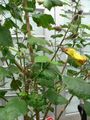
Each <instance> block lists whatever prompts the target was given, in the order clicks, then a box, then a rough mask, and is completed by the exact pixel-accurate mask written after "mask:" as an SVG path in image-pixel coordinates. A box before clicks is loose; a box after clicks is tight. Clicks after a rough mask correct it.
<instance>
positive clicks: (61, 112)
mask: <svg viewBox="0 0 90 120" xmlns="http://www.w3.org/2000/svg"><path fill="white" fill-rule="evenodd" d="M72 98H73V95H72V96H71V97H70V98H69V100H68V103H67V104H66V105H65V106H64V108H63V109H62V110H61V111H60V114H59V115H58V117H57V119H56V120H59V119H60V117H61V115H62V114H63V112H64V111H65V110H66V108H67V106H68V105H69V103H70V102H71V100H72Z"/></svg>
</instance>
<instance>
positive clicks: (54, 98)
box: [46, 89, 67, 105]
mask: <svg viewBox="0 0 90 120" xmlns="http://www.w3.org/2000/svg"><path fill="white" fill-rule="evenodd" d="M46 96H47V98H48V99H49V100H50V101H51V103H53V104H55V105H58V104H61V105H62V104H66V103H67V100H66V99H65V98H64V97H62V96H61V95H59V94H57V93H56V92H55V90H54V89H48V91H47V92H46Z"/></svg>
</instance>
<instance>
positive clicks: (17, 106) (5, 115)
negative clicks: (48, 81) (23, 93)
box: [0, 98, 27, 120]
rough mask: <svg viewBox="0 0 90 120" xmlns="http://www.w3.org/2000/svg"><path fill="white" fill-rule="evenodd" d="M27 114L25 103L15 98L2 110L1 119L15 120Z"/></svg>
mask: <svg viewBox="0 0 90 120" xmlns="http://www.w3.org/2000/svg"><path fill="white" fill-rule="evenodd" d="M26 112H27V105H26V103H25V101H24V100H21V99H19V98H14V99H12V100H11V101H9V102H8V103H7V104H6V106H5V108H1V109H0V118H1V119H2V120H6V119H7V120H14V119H15V118H17V117H19V116H21V115H23V114H25V113H26Z"/></svg>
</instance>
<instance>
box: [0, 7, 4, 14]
mask: <svg viewBox="0 0 90 120" xmlns="http://www.w3.org/2000/svg"><path fill="white" fill-rule="evenodd" d="M4 10H5V7H4V6H2V5H0V14H2V13H3V11H4Z"/></svg>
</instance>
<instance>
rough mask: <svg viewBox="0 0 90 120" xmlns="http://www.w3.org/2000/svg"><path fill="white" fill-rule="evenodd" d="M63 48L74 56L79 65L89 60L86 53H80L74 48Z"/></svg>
mask: <svg viewBox="0 0 90 120" xmlns="http://www.w3.org/2000/svg"><path fill="white" fill-rule="evenodd" d="M62 50H63V52H65V53H66V54H68V55H69V56H70V57H71V58H73V59H74V60H75V61H76V63H77V64H78V65H83V64H84V63H85V62H86V61H87V60H88V58H87V57H86V56H85V55H80V53H79V52H77V51H76V50H75V49H74V48H62Z"/></svg>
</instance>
